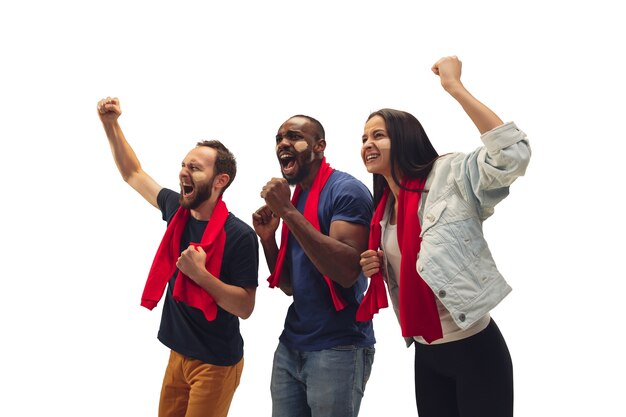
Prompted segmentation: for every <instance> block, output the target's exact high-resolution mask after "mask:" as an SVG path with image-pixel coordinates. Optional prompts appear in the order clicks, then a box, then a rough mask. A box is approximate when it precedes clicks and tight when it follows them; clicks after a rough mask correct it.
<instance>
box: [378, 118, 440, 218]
mask: <svg viewBox="0 0 626 417" xmlns="http://www.w3.org/2000/svg"><path fill="white" fill-rule="evenodd" d="M374 116H380V117H382V118H383V120H384V121H385V127H386V128H387V133H388V135H389V139H390V140H391V150H390V157H391V176H392V178H393V181H394V182H395V183H396V184H397V185H398V186H400V187H402V185H401V184H400V179H399V178H398V175H397V172H396V171H397V170H398V169H399V171H400V172H401V173H402V175H403V176H407V177H409V178H414V179H417V178H426V177H428V174H429V173H430V171H431V169H432V167H433V164H434V163H435V161H436V160H437V158H438V157H439V154H438V153H437V151H436V150H435V148H434V147H433V145H432V143H430V139H428V135H426V132H425V131H424V128H423V127H422V124H421V123H420V122H419V120H417V118H415V116H413V115H412V114H411V113H407V112H405V111H401V110H394V109H380V110H378V111H375V112H373V113H372V114H370V115H369V117H368V118H367V120H370V119H371V118H372V117H374ZM396 167H397V168H396ZM386 187H387V181H386V180H385V177H383V176H382V175H380V174H374V207H376V206H377V205H378V202H379V201H380V199H381V198H382V195H383V192H384V191H385V188H386ZM402 188H404V189H405V190H406V189H407V188H405V187H402ZM409 191H417V192H421V191H422V190H409Z"/></svg>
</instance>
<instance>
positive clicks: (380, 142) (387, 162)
mask: <svg viewBox="0 0 626 417" xmlns="http://www.w3.org/2000/svg"><path fill="white" fill-rule="evenodd" d="M362 140H363V146H362V147H361V159H363V164H365V168H366V169H367V172H369V173H371V174H380V175H382V176H384V177H385V178H388V179H389V178H390V177H391V139H390V138H389V133H388V132H387V127H386V125H385V119H383V118H382V117H380V116H378V115H376V116H374V117H372V118H371V119H369V120H368V121H367V122H366V123H365V129H364V131H363V138H362Z"/></svg>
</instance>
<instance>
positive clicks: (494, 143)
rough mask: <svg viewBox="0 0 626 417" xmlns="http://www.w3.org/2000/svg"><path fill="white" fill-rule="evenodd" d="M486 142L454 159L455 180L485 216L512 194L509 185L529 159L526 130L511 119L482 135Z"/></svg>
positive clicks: (521, 173) (489, 214)
mask: <svg viewBox="0 0 626 417" xmlns="http://www.w3.org/2000/svg"><path fill="white" fill-rule="evenodd" d="M481 140H482V142H483V144H484V146H482V147H480V148H478V149H476V150H475V151H474V152H472V153H469V154H467V155H465V156H464V157H463V158H461V159H457V160H455V162H454V164H457V167H455V168H454V169H453V172H454V173H455V174H454V175H456V178H455V181H456V183H457V184H458V185H459V187H460V189H461V191H462V192H463V193H464V194H465V198H466V199H467V200H468V201H471V202H474V203H475V204H477V205H478V208H479V210H478V212H479V215H480V217H481V219H482V220H484V219H486V218H487V217H489V216H491V215H492V214H493V211H494V207H495V205H496V204H498V203H499V202H500V201H502V200H503V199H504V198H505V197H506V196H507V195H508V194H509V186H510V185H511V184H512V183H513V181H515V180H516V179H517V178H518V177H520V176H522V175H524V173H525V172H526V167H527V166H528V163H529V161H530V155H531V150H530V145H529V143H528V139H527V137H526V134H525V133H524V132H522V131H521V130H520V129H518V128H517V126H516V125H515V123H513V122H508V123H505V124H503V125H501V126H498V127H496V128H495V129H492V130H490V131H488V132H486V133H484V134H483V135H481Z"/></svg>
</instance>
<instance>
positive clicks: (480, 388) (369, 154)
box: [357, 56, 531, 417]
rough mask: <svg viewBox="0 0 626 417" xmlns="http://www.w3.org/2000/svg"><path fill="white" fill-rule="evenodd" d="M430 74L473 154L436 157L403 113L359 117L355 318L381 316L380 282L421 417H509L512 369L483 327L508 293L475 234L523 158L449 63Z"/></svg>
mask: <svg viewBox="0 0 626 417" xmlns="http://www.w3.org/2000/svg"><path fill="white" fill-rule="evenodd" d="M432 71H433V72H434V73H435V74H436V75H438V76H439V77H440V81H441V85H442V86H443V88H444V89H445V91H447V92H448V93H449V94H450V95H451V96H452V97H453V98H454V99H455V100H457V102H458V103H459V104H460V105H461V106H462V108H463V109H464V110H465V112H466V113H467V115H468V116H469V117H470V118H471V120H472V121H473V122H474V124H475V125H476V127H477V128H478V130H479V131H480V135H481V136H480V137H481V140H482V142H483V146H482V147H479V148H478V149H476V150H474V151H473V152H470V153H467V154H463V153H448V154H445V155H441V156H439V155H438V153H437V151H436V150H435V148H434V147H433V145H432V144H431V142H430V140H429V139H428V136H427V135H426V132H425V131H424V129H423V128H422V125H421V124H420V122H419V121H418V120H417V119H416V118H415V117H414V116H413V115H411V114H410V113H407V112H404V111H400V110H394V109H381V110H379V111H376V112H373V113H372V114H370V116H369V117H368V119H367V121H366V124H365V129H364V133H363V138H362V139H363V146H362V149H361V156H362V159H363V163H364V164H365V167H366V169H367V171H368V172H370V173H372V174H373V181H374V183H373V191H374V205H375V206H376V212H375V214H374V218H373V220H372V224H371V229H370V244H369V250H367V251H365V252H363V253H362V254H361V266H362V269H363V273H364V274H365V275H366V276H367V277H370V278H371V281H370V286H369V289H368V293H367V294H366V297H365V299H364V300H363V302H362V305H361V307H360V309H359V311H358V313H357V317H358V318H359V319H360V320H366V319H368V318H371V317H372V316H373V314H374V313H376V312H377V311H378V309H379V308H382V307H385V306H386V304H387V302H386V296H385V290H384V284H383V280H384V281H385V282H386V283H387V289H388V291H389V295H390V298H391V301H392V305H393V308H394V310H395V312H396V315H397V317H398V320H399V322H400V327H401V330H402V336H403V337H405V339H406V341H407V346H410V345H411V344H414V345H415V397H416V402H417V409H418V413H419V415H420V417H435V416H442V417H443V416H446V417H450V416H462V417H468V416H476V417H490V416H494V417H496V416H497V417H506V416H512V415H513V368H512V362H511V357H510V354H509V351H508V348H507V345H506V342H505V340H504V338H503V337H502V334H501V333H500V330H499V329H498V327H497V325H496V323H495V322H494V320H493V319H492V318H491V316H490V310H492V309H493V308H494V307H495V306H496V305H497V304H498V303H499V302H500V301H501V300H502V299H503V298H504V297H505V296H506V295H507V294H508V293H509V292H510V291H511V288H510V286H509V285H508V284H507V282H506V281H505V279H504V278H503V277H502V275H501V274H500V272H499V271H498V269H497V267H496V264H495V261H494V259H493V257H492V255H491V252H490V251H489V248H488V245H487V242H486V241H485V238H484V236H483V230H482V222H483V221H484V220H485V219H487V218H488V217H489V216H490V215H491V214H493V211H494V206H495V205H496V204H497V203H498V202H500V201H502V199H504V198H505V197H506V196H507V195H508V194H509V186H510V185H511V183H512V182H513V181H514V180H515V179H516V178H518V177H519V176H521V175H523V174H524V172H525V170H526V167H527V165H528V162H529V159H530V155H531V151H530V147H529V144H528V140H527V138H526V135H525V134H524V133H523V132H522V131H520V130H519V129H518V128H517V127H516V125H515V124H514V123H513V122H509V123H503V122H502V120H501V119H500V118H499V117H498V116H497V115H496V114H495V113H494V112H493V111H491V110H490V109H489V108H488V107H487V106H485V105H484V104H483V103H481V102H480V101H478V100H477V99H476V98H474V97H473V96H472V95H471V94H470V93H469V91H468V90H467V89H466V88H465V86H464V85H463V83H462V82H461V61H459V59H458V58H457V57H455V56H452V57H445V58H442V59H440V60H439V61H437V62H436V63H435V64H434V65H433V67H432ZM381 288H382V290H381ZM381 291H382V293H381Z"/></svg>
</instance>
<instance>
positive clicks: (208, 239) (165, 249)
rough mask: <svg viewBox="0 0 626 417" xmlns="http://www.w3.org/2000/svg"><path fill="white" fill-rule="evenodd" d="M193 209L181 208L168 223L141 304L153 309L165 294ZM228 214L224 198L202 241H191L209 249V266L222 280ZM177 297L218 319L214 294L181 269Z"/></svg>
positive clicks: (207, 265)
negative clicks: (181, 239)
mask: <svg viewBox="0 0 626 417" xmlns="http://www.w3.org/2000/svg"><path fill="white" fill-rule="evenodd" d="M190 213H191V212H190V211H189V210H188V209H185V208H183V207H179V208H178V210H177V211H176V213H175V214H174V217H172V220H171V221H170V223H169V225H168V226H167V230H166V231H165V234H164V235H163V239H162V240H161V244H160V245H159V248H158V249H157V252H156V255H155V257H154V261H152V267H151V268H150V273H149V274H148V279H147V281H146V285H145V287H144V290H143V295H142V296H141V305H142V306H144V307H146V308H148V309H149V310H152V309H153V308H154V307H155V306H156V305H157V303H158V301H159V300H160V299H161V297H162V296H163V292H164V291H165V286H166V285H167V282H168V281H169V280H170V278H171V277H172V274H174V271H175V270H176V261H177V260H178V257H179V256H180V252H181V251H180V238H181V236H182V233H183V230H184V229H185V225H186V224H187V221H188V220H189V216H190ZM227 217H228V209H227V208H226V204H224V202H223V201H222V198H221V197H220V198H219V200H218V201H217V203H216V205H215V208H214V209H213V213H212V214H211V219H210V220H209V222H208V224H207V226H206V228H205V229H204V233H203V235H202V241H201V242H200V243H189V245H190V246H194V247H196V246H201V247H202V249H204V251H205V252H206V268H207V271H209V272H210V273H211V274H212V275H213V276H215V277H217V278H218V279H219V276H220V269H221V267H222V256H223V255H224V243H225V242H226V232H225V231H224V224H225V223H226V218H227ZM173 294H174V299H175V300H176V301H183V302H184V303H186V304H188V305H189V306H191V307H194V308H198V309H200V310H202V312H203V313H204V317H205V318H206V319H207V320H208V321H212V320H215V317H216V315H217V304H216V303H215V300H214V299H213V297H211V295H210V294H209V293H208V292H206V291H205V290H204V289H203V288H202V287H200V286H199V285H198V284H196V283H195V282H194V281H193V280H191V279H190V278H189V277H187V276H186V275H184V274H183V273H182V272H180V271H178V275H177V276H176V281H175V283H174V292H173Z"/></svg>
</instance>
